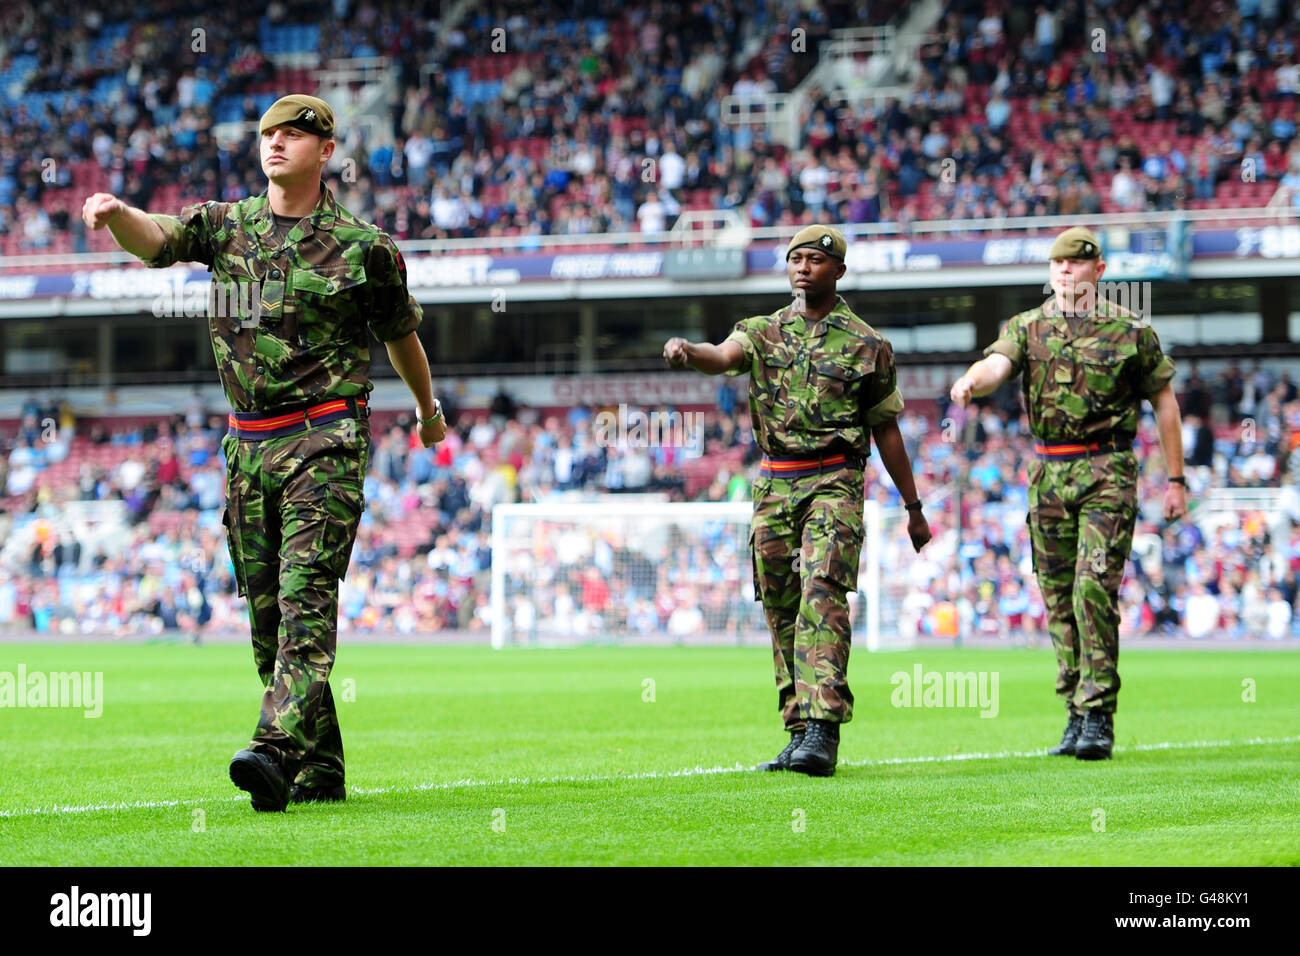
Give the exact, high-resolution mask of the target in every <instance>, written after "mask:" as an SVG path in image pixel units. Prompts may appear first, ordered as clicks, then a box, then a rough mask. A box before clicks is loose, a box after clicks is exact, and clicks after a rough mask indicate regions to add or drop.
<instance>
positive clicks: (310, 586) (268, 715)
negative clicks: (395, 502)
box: [222, 419, 370, 787]
mask: <svg viewBox="0 0 1300 956" xmlns="http://www.w3.org/2000/svg"><path fill="white" fill-rule="evenodd" d="M369 446H370V432H369V427H368V425H367V423H366V422H365V421H352V420H348V419H345V420H343V421H339V422H331V423H329V424H327V425H320V426H316V427H313V428H311V429H310V430H308V431H305V432H303V433H302V434H299V435H288V436H285V437H283V438H271V439H267V440H266V441H262V442H255V441H241V440H240V439H238V438H235V437H234V436H233V435H227V436H226V437H225V438H224V439H222V450H223V451H224V452H225V455H226V487H227V506H226V512H225V515H224V516H223V521H224V523H225V525H226V535H227V542H228V544H229V546H230V555H231V559H232V561H233V562H234V565H235V580H236V583H237V585H238V588H239V593H240V594H242V595H245V596H246V597H247V598H248V619H249V623H250V625H251V627H252V635H253V660H254V662H255V663H256V665H257V673H258V675H259V676H260V677H261V679H262V685H263V686H264V687H265V688H266V690H265V692H264V693H263V695H262V708H261V714H260V716H259V718H258V722H257V731H256V733H255V734H254V736H253V742H252V743H251V744H250V745H249V749H250V750H259V751H262V752H263V753H266V754H267V755H268V756H270V757H272V758H273V759H276V760H278V761H279V762H280V763H281V765H282V766H283V767H284V769H285V772H286V774H287V775H288V776H289V777H290V778H291V779H292V778H293V777H294V775H295V774H296V775H297V778H298V779H297V782H298V783H302V784H305V785H307V786H312V787H330V786H334V785H336V784H339V783H342V782H343V780H344V767H343V739H342V736H341V735H340V732H339V722H338V714H337V712H336V711H335V707H334V698H333V695H332V693H331V692H330V686H329V676H330V670H331V668H332V667H333V666H334V654H335V645H336V642H337V635H338V582H339V579H340V578H341V577H343V576H344V575H345V574H346V573H347V568H348V563H349V560H350V558H351V554H352V545H353V542H354V541H355V540H356V533H357V525H358V523H359V521H360V518H361V512H362V510H363V509H364V505H365V500H364V495H363V492H362V483H363V481H364V477H365V473H366V465H367V463H368V460H369Z"/></svg>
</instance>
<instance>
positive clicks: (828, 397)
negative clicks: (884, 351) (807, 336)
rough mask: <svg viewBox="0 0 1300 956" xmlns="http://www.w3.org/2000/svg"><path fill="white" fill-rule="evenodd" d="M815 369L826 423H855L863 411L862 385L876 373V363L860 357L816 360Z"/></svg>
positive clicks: (817, 397) (818, 398)
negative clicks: (859, 411) (864, 380)
mask: <svg viewBox="0 0 1300 956" xmlns="http://www.w3.org/2000/svg"><path fill="white" fill-rule="evenodd" d="M812 366H813V382H812V384H813V391H814V397H815V400H816V402H817V406H818V413H819V414H820V416H821V419H822V421H823V422H825V423H833V422H841V423H848V422H852V421H853V420H854V419H855V417H856V416H857V413H858V410H859V404H860V403H859V398H860V395H859V392H860V386H861V384H862V381H863V379H864V378H866V376H867V375H869V374H871V373H872V372H873V371H875V363H874V362H872V361H871V360H870V359H861V358H856V357H848V358H842V357H838V356H837V357H834V358H831V357H824V358H817V357H814V358H813V362H812Z"/></svg>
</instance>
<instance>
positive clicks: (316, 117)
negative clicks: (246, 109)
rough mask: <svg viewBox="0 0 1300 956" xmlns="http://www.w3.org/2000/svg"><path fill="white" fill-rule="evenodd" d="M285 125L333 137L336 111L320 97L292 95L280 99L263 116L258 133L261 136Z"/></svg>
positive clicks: (301, 94) (258, 126)
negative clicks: (269, 130)
mask: <svg viewBox="0 0 1300 956" xmlns="http://www.w3.org/2000/svg"><path fill="white" fill-rule="evenodd" d="M285 125H288V126H292V127H294V128H295V129H300V130H303V131H304V132H307V133H315V134H316V135H317V136H327V137H333V135H334V111H333V110H332V109H330V105H329V104H328V103H326V102H325V101H324V100H322V99H320V98H319V97H315V96H308V95H307V94H306V93H291V94H290V95H289V96H282V97H280V98H279V99H278V100H276V101H275V102H274V103H272V104H271V108H270V109H269V110H267V111H266V112H265V113H263V114H262V121H261V122H260V123H258V124H257V133H258V135H259V136H260V135H261V134H263V133H265V132H266V131H267V130H268V129H274V128H275V127H277V126H285Z"/></svg>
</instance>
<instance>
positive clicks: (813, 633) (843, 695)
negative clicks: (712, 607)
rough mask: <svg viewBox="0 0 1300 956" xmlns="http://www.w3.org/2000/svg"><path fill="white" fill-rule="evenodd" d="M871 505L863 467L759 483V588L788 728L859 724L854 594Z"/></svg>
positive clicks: (753, 539)
mask: <svg viewBox="0 0 1300 956" xmlns="http://www.w3.org/2000/svg"><path fill="white" fill-rule="evenodd" d="M862 509H863V490H862V470H861V469H859V468H844V469H841V470H839V471H833V472H826V473H824V474H820V475H810V476H808V477H804V478H776V477H772V478H768V477H759V478H758V479H757V480H756V481H755V482H754V518H753V523H752V524H751V531H750V545H751V549H752V552H753V558H754V592H755V597H756V598H757V600H760V601H762V602H763V612H764V615H765V616H766V618H767V626H768V630H769V631H770V632H771V634H772V661H773V665H774V668H775V671H776V691H777V707H778V709H779V710H780V712H781V718H782V720H783V721H784V722H785V727H786V729H787V730H801V729H803V727H804V726H805V722H806V721H808V720H809V719H813V720H830V721H836V722H839V723H848V722H849V721H850V720H852V719H853V694H852V692H851V691H850V690H849V684H848V676H847V674H848V665H849V643H850V637H851V635H850V627H849V603H848V595H849V592H851V591H855V590H856V589H857V586H858V583H857V582H858V557H859V555H860V554H861V551H862V534H863V528H862Z"/></svg>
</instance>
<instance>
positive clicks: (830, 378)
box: [727, 296, 903, 457]
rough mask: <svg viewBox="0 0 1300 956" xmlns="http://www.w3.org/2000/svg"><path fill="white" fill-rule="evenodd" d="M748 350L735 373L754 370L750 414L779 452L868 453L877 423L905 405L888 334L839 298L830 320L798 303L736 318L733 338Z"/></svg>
mask: <svg viewBox="0 0 1300 956" xmlns="http://www.w3.org/2000/svg"><path fill="white" fill-rule="evenodd" d="M727 341H728V342H735V343H737V344H738V345H739V346H740V347H741V348H742V349H744V352H745V361H744V363H743V364H742V365H741V367H740V368H738V369H735V370H732V371H731V372H729V373H728V374H730V375H743V374H744V373H746V372H748V373H749V413H750V416H751V417H752V418H753V421H754V436H755V439H756V441H757V442H758V446H759V448H761V449H762V450H763V451H764V452H766V453H767V454H769V455H773V456H776V457H799V456H804V455H818V454H822V453H824V452H832V453H833V452H841V451H842V452H848V453H856V454H859V455H863V456H865V455H867V454H869V453H870V451H871V428H872V426H874V425H879V424H881V423H882V422H887V421H891V420H892V419H894V418H895V417H897V415H898V413H899V412H901V411H902V410H903V398H902V396H901V395H900V394H899V392H898V374H897V372H896V371H895V369H894V350H893V349H892V348H891V347H890V345H889V342H888V340H887V339H885V338H884V336H882V335H881V334H880V333H879V332H877V331H876V330H875V329H873V328H872V327H871V326H869V325H868V324H867V323H866V322H864V321H862V319H860V318H858V317H857V316H856V315H854V314H853V311H852V310H851V309H850V308H849V306H848V303H846V302H845V301H844V299H843V298H842V297H840V296H836V301H835V308H834V309H832V310H831V312H830V314H829V315H827V316H826V317H825V318H824V319H819V320H817V321H813V322H809V321H807V320H806V319H805V318H804V317H803V315H801V314H797V313H795V312H794V309H793V305H790V306H787V307H786V308H784V309H781V310H780V311H778V312H774V313H772V314H771V315H760V316H755V317H754V318H750V319H744V320H742V321H740V322H737V323H736V327H735V328H734V329H733V330H732V332H731V334H730V335H729V336H727Z"/></svg>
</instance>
